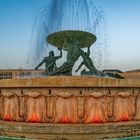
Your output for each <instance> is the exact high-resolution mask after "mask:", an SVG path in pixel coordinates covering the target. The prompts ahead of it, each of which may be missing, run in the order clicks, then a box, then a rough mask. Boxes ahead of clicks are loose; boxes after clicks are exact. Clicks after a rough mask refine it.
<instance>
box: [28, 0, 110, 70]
mask: <svg viewBox="0 0 140 140" xmlns="http://www.w3.org/2000/svg"><path fill="white" fill-rule="evenodd" d="M105 26H106V23H105V19H104V13H103V11H102V9H100V8H97V7H95V5H94V0H46V6H45V7H43V8H42V9H41V10H40V14H39V15H38V17H37V18H36V20H35V25H34V28H33V33H32V39H31V50H30V52H29V53H30V58H29V59H28V60H29V63H30V65H31V66H32V67H35V66H36V65H37V64H38V62H39V61H41V59H42V57H44V56H46V55H47V54H48V52H49V51H50V50H54V51H55V54H56V55H58V52H59V51H58V50H57V48H55V47H53V46H51V45H49V44H47V43H46V37H47V36H48V35H49V34H50V33H53V32H57V31H61V30H82V31H87V32H90V33H93V34H95V35H96V36H97V41H96V43H95V44H94V45H93V46H92V47H91V57H92V59H93V61H94V64H95V66H96V67H97V68H99V69H102V68H103V66H104V63H105V61H106V60H105V59H106V58H107V52H108V51H107V46H106V27H105ZM85 50H86V49H85ZM63 54H64V56H66V53H65V52H63ZM64 59H65V58H64ZM64 61H65V60H61V61H59V62H58V65H59V64H60V63H61V64H62V62H64Z"/></svg>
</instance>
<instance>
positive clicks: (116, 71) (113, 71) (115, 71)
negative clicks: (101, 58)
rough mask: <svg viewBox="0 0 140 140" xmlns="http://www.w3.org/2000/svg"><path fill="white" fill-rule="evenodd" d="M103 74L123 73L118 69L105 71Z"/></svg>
mask: <svg viewBox="0 0 140 140" xmlns="http://www.w3.org/2000/svg"><path fill="white" fill-rule="evenodd" d="M103 72H112V73H123V72H122V71H121V70H118V69H106V70H103Z"/></svg>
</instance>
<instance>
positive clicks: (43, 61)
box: [35, 57, 46, 70]
mask: <svg viewBox="0 0 140 140" xmlns="http://www.w3.org/2000/svg"><path fill="white" fill-rule="evenodd" d="M45 61H46V57H45V58H44V59H43V60H42V61H41V62H40V63H39V64H38V65H37V66H36V67H35V70H37V69H38V68H39V67H40V66H42V65H43V63H45Z"/></svg>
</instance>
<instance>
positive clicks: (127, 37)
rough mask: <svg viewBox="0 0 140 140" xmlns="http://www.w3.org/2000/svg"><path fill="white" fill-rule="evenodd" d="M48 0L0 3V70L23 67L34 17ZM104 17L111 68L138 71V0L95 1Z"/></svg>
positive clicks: (139, 0) (16, 0) (139, 41)
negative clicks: (102, 11)
mask: <svg viewBox="0 0 140 140" xmlns="http://www.w3.org/2000/svg"><path fill="white" fill-rule="evenodd" d="M45 1H47V0H0V68H19V67H23V68H24V67H25V66H26V61H27V54H28V50H29V46H30V38H31V33H32V28H33V25H34V20H35V17H36V16H37V15H38V13H39V10H40V8H41V7H42V6H43V5H44V4H45ZM95 2H96V5H97V6H100V7H101V8H102V9H103V10H104V12H105V15H106V19H107V31H108V42H109V45H110V54H111V56H110V65H109V66H108V68H114V69H121V70H130V69H139V68H140V0H95Z"/></svg>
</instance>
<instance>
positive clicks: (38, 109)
mask: <svg viewBox="0 0 140 140" xmlns="http://www.w3.org/2000/svg"><path fill="white" fill-rule="evenodd" d="M135 83H136V86H135ZM139 93H140V82H139V80H130V81H129V80H115V79H103V78H93V77H49V78H37V79H36V78H35V79H20V80H19V79H17V80H0V120H1V122H0V135H6V136H15V137H28V138H35V139H44V138H45V139H48V140H51V139H52V140H55V139H56V140H57V139H58V140H59V139H60V140H62V139H63V140H64V139H66V140H81V139H82V140H91V139H101V138H104V139H105V138H113V137H125V136H133V135H140V107H139V106H140V103H139V100H140V99H139V98H140V97H139ZM32 122H34V123H32Z"/></svg>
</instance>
